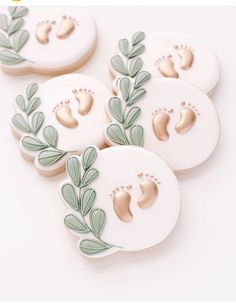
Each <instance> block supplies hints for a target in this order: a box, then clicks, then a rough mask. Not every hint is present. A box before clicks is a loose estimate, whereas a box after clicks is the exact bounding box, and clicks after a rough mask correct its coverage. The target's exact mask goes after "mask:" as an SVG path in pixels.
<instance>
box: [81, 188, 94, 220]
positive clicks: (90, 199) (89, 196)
mask: <svg viewBox="0 0 236 307" xmlns="http://www.w3.org/2000/svg"><path fill="white" fill-rule="evenodd" d="M95 198H96V192H95V191H94V190H93V189H87V190H85V191H84V193H83V194H82V197H81V214H82V215H83V216H85V215H86V214H87V213H88V212H89V210H90V209H91V208H92V206H93V204H94V201H95Z"/></svg>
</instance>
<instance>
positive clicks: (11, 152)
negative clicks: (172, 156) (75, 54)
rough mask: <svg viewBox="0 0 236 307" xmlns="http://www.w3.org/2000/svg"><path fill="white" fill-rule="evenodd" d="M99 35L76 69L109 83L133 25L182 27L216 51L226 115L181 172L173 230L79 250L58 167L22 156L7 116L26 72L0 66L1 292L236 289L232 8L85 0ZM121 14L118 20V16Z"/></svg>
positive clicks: (56, 295) (176, 295)
mask: <svg viewBox="0 0 236 307" xmlns="http://www.w3.org/2000/svg"><path fill="white" fill-rule="evenodd" d="M91 12H92V14H93V15H94V18H95V19H96V21H97V26H98V33H99V40H98V48H97V51H96V53H95V55H94V57H93V58H92V59H91V60H90V62H89V63H88V64H87V65H85V66H84V67H83V68H82V69H81V72H82V73H86V74H90V75H92V76H95V77H100V78H101V80H103V81H104V82H105V83H106V84H107V85H109V84H110V79H109V76H108V74H107V70H106V68H107V64H108V61H109V57H110V56H111V55H113V51H114V50H115V43H116V42H117V40H118V39H119V38H120V37H122V36H126V35H131V34H132V32H134V31H136V30H139V29H141V30H144V31H146V32H151V31H154V30H155V31H173V30H174V31H177V32H188V33H191V34H193V35H195V36H199V37H200V38H202V39H203V40H205V41H207V43H208V45H209V46H210V47H211V48H212V49H213V50H214V51H215V53H216V54H217V55H218V57H219V60H220V63H221V67H222V79H221V81H220V83H219V86H218V88H217V89H216V92H215V93H214V95H213V97H212V98H213V99H214V103H215V105H216V107H217V109H218V112H219V114H220V118H221V124H222V134H221V139H220V143H219V145H218V147H217V150H216V151H215V153H214V154H213V156H212V157H211V158H210V160H208V161H207V162H206V163H204V164H203V165H202V166H200V167H199V168H198V169H196V170H195V171H194V172H192V173H189V174H185V175H181V176H178V178H179V181H180V188H181V192H182V212H181V216H180V220H179V222H178V224H177V227H176V229H175V231H174V232H173V233H172V235H171V236H170V237H169V238H168V239H167V240H166V241H164V242H163V243H162V244H160V245H159V246H158V247H156V248H153V249H152V250H149V251H146V252H144V253H136V254H128V255H127V254H117V255H113V256H111V257H110V258H107V259H100V260H98V261H91V260H87V259H84V258H82V257H81V256H80V255H79V254H78V252H77V250H76V248H75V244H76V239H75V238H74V237H73V236H72V235H71V234H70V233H69V232H68V231H66V230H65V229H64V227H63V216H64V214H65V211H66V210H65V207H64V206H63V204H62V201H61V200H60V197H59V194H58V192H57V189H58V185H59V183H60V182H61V181H62V179H63V178H64V175H62V176H59V177H56V178H52V179H47V178H43V177H40V176H39V175H38V174H37V172H36V170H35V169H34V168H33V167H32V165H31V164H30V163H28V162H25V161H24V160H22V158H21V157H20V155H19V152H18V149H17V142H16V141H15V139H14V138H13V136H12V135H11V131H10V129H9V120H10V117H11V116H12V114H13V108H12V103H13V99H14V97H15V96H16V95H17V94H18V93H20V92H21V90H22V88H24V87H25V86H26V85H27V84H28V83H29V82H31V81H32V80H35V81H38V82H40V81H43V80H46V79H47V78H45V77H38V76H37V77H33V76H27V77H17V78H16V77H15V78H14V77H9V76H6V75H3V74H1V75H0V87H1V89H0V93H1V106H2V109H1V112H0V127H1V129H0V131H1V136H0V148H1V150H0V165H1V171H2V176H1V195H2V201H1V214H0V242H1V247H0V259H1V261H0V298H1V299H14V300H16V299H37V300H43V299H63V300H65V299H68V300H74V299H78V300H79V299H80V300H82V299H83V300H85V299H87V300H89V299H114V300H119V299H137V300H141V299H147V300H148V299H149V300H152V299H236V292H235V274H236V265H235V256H236V243H235V233H236V223H235V216H236V205H235V204H236V197H235V182H236V172H235V170H236V159H235V157H236V145H235V144H236V143H235V139H236V129H235V118H236V103H235V97H236V80H235V71H236V60H235V54H236V43H235V26H236V20H235V14H236V8H232V7H230V8H222V7H221V8H212V7H206V8H195V7H192V8H184V7H180V8H171V7H168V8H144V7H142V8H91ZM122 23H123V24H122Z"/></svg>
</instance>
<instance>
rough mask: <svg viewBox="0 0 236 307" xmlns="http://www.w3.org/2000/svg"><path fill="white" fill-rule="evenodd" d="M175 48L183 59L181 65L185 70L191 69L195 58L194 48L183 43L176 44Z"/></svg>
mask: <svg viewBox="0 0 236 307" xmlns="http://www.w3.org/2000/svg"><path fill="white" fill-rule="evenodd" d="M174 48H175V49H176V50H177V51H178V55H179V57H180V60H181V63H180V67H181V68H182V69H184V70H188V69H190V68H191V67H192V65H193V60H194V54H193V50H192V48H190V47H188V46H183V45H180V46H175V47H174Z"/></svg>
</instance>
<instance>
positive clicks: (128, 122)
mask: <svg viewBox="0 0 236 307" xmlns="http://www.w3.org/2000/svg"><path fill="white" fill-rule="evenodd" d="M140 114H141V109H140V108H139V107H133V108H132V109H130V110H129V112H128V113H127V115H126V118H125V122H124V127H125V128H126V129H128V128H130V127H131V126H132V125H133V124H134V122H135V121H136V119H137V118H138V117H139V116H140Z"/></svg>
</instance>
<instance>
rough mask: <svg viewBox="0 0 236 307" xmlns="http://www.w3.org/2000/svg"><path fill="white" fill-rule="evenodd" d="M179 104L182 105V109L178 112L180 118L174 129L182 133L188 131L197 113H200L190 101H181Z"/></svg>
mask: <svg viewBox="0 0 236 307" xmlns="http://www.w3.org/2000/svg"><path fill="white" fill-rule="evenodd" d="M181 105H182V110H181V114H180V120H179V122H178V124H177V125H176V126H175V130H176V132H177V133H179V134H183V133H186V132H187V131H189V130H190V129H191V128H192V127H193V125H194V123H195V122H196V119H197V115H200V114H199V113H198V110H197V109H196V108H195V107H194V106H192V105H191V104H190V103H188V104H186V103H185V102H184V101H183V102H182V103H181Z"/></svg>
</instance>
